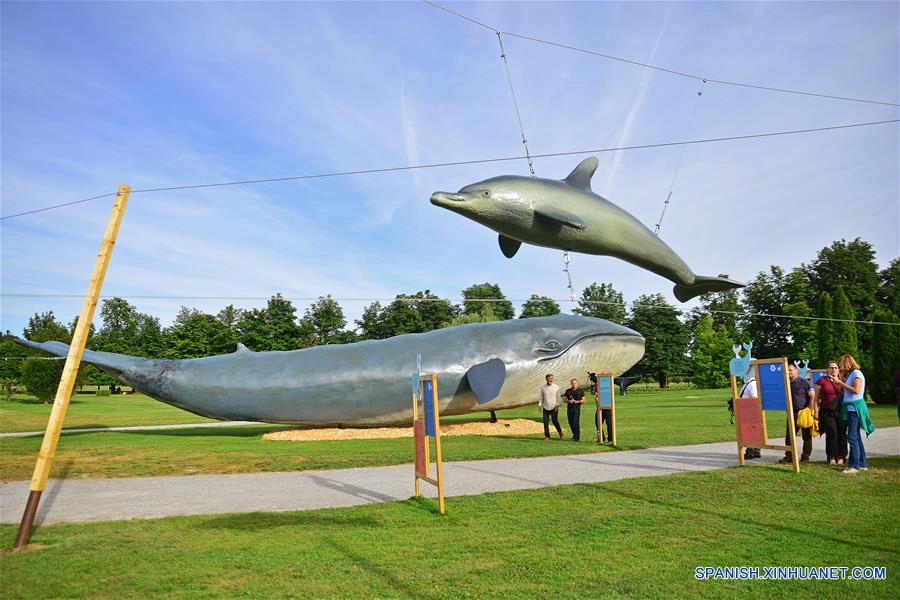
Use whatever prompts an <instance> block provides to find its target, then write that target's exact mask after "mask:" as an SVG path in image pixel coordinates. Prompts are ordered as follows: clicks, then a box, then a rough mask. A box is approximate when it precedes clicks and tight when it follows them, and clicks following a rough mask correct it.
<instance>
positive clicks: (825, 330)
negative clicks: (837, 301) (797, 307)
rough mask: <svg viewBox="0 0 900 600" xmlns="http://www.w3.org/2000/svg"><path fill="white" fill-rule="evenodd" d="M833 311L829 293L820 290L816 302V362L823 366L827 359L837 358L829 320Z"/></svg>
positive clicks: (832, 330)
mask: <svg viewBox="0 0 900 600" xmlns="http://www.w3.org/2000/svg"><path fill="white" fill-rule="evenodd" d="M832 314H833V311H832V302H831V295H830V294H829V293H828V292H822V293H821V294H820V295H819V302H818V303H817V304H816V317H818V318H819V320H818V321H816V349H817V352H818V354H817V360H816V364H817V365H818V366H819V367H824V366H825V365H826V364H827V363H828V361H829V360H837V357H838V353H837V350H836V349H835V346H834V322H832V321H831V319H832V318H833V317H832Z"/></svg>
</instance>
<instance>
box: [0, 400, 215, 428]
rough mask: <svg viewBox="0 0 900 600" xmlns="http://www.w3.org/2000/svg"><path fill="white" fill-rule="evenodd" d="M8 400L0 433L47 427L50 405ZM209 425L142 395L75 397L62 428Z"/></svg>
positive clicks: (0, 411) (0, 406)
mask: <svg viewBox="0 0 900 600" xmlns="http://www.w3.org/2000/svg"><path fill="white" fill-rule="evenodd" d="M12 398H13V399H12V400H11V401H10V402H6V401H5V400H0V433H9V432H13V431H43V430H44V428H46V427H47V420H48V419H49V418H50V409H51V408H52V407H53V405H52V404H44V403H43V402H41V401H40V400H38V399H37V398H35V397H34V396H29V395H26V394H15V395H14V396H13V397H12ZM209 422H214V421H213V419H206V418H204V417H199V416H197V415H195V414H193V413H189V412H187V411H184V410H181V409H180V408H175V407H174V406H169V405H168V404H163V403H162V402H157V401H156V400H154V399H153V398H150V397H148V396H144V395H143V394H116V395H115V396H95V395H94V394H75V395H74V396H73V397H72V400H71V401H70V402H69V409H68V410H67V411H66V420H65V422H64V424H63V427H64V428H65V429H82V428H90V427H123V426H128V425H173V424H176V423H209Z"/></svg>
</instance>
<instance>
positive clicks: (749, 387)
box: [738, 367, 762, 460]
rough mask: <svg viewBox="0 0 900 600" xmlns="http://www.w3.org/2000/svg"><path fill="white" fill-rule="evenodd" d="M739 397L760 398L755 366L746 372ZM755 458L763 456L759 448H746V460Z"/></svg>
mask: <svg viewBox="0 0 900 600" xmlns="http://www.w3.org/2000/svg"><path fill="white" fill-rule="evenodd" d="M738 397H739V398H759V392H757V389H756V373H755V371H754V369H753V367H750V369H748V370H747V373H746V374H744V387H742V388H741V393H740V394H738ZM753 458H762V454H760V452H759V448H747V449H746V450H744V460H749V459H753Z"/></svg>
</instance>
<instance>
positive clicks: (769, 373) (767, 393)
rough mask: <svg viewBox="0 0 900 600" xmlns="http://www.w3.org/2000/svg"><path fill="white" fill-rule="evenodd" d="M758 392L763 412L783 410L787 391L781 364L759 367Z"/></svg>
mask: <svg viewBox="0 0 900 600" xmlns="http://www.w3.org/2000/svg"><path fill="white" fill-rule="evenodd" d="M759 392H760V395H761V398H760V399H761V400H762V407H763V410H785V407H786V403H787V391H786V390H785V386H784V372H783V371H782V365H781V363H763V364H761V365H759Z"/></svg>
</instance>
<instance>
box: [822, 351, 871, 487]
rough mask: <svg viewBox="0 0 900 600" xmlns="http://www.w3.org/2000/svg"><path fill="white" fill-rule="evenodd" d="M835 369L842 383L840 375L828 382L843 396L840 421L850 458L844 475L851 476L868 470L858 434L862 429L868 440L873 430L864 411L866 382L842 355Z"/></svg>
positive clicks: (864, 450)
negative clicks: (833, 384)
mask: <svg viewBox="0 0 900 600" xmlns="http://www.w3.org/2000/svg"><path fill="white" fill-rule="evenodd" d="M838 366H839V367H840V370H841V372H842V373H843V374H844V377H843V380H842V377H841V376H840V375H838V376H833V375H830V374H829V376H828V378H829V379H830V380H831V381H832V382H833V383H836V384H837V385H838V386H839V387H840V388H841V389H842V390H843V392H844V395H843V400H842V402H841V417H842V418H843V420H844V422H845V423H847V441H848V442H849V445H850V456H849V457H848V460H847V469H845V470H844V473H845V474H847V475H853V474H855V473H858V472H859V471H868V470H869V460H868V458H866V448H865V446H863V441H862V437H861V436H860V435H859V430H860V428H862V429H864V430H865V432H866V437H869V435H870V434H871V433H872V432H873V431H875V426H874V425H872V419H871V418H870V417H869V409H868V408H867V407H866V400H865V393H866V378H865V377H864V376H863V373H862V371H860V370H859V363H858V362H856V359H854V358H853V357H852V356H850V355H849V354H844V355H843V356H841V357H840V358H839V359H838Z"/></svg>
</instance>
